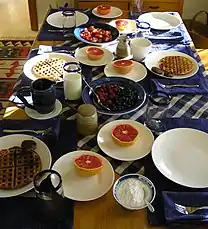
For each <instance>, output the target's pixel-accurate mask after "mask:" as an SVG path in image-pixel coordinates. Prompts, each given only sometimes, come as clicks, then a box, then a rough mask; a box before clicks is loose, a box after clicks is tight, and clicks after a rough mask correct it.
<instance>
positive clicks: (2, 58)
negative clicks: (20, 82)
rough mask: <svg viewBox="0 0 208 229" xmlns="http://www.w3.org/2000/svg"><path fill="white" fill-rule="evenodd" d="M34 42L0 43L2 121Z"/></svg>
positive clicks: (0, 116) (0, 113)
mask: <svg viewBox="0 0 208 229" xmlns="http://www.w3.org/2000/svg"><path fill="white" fill-rule="evenodd" d="M32 43H33V41H6V40H5V41H0V119H1V118H2V116H3V114H4V111H5V108H6V107H7V106H8V99H9V97H10V96H11V93H12V89H13V87H14V85H15V83H16V81H17V78H18V77H19V75H20V74H21V72H22V68H23V65H24V63H25V60H26V59H27V56H28V54H29V52H30V49H31V47H32Z"/></svg>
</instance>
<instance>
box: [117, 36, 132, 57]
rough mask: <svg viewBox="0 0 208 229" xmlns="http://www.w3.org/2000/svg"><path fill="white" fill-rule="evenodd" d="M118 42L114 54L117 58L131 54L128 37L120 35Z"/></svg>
mask: <svg viewBox="0 0 208 229" xmlns="http://www.w3.org/2000/svg"><path fill="white" fill-rule="evenodd" d="M118 40H119V43H118V45H117V48H116V56H117V58H125V57H127V56H130V55H131V48H130V45H129V39H128V38H127V36H124V35H123V36H120V37H119V39H118Z"/></svg>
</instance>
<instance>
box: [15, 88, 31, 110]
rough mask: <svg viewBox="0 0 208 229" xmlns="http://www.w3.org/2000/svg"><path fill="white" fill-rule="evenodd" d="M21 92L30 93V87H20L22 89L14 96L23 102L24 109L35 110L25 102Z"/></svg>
mask: <svg viewBox="0 0 208 229" xmlns="http://www.w3.org/2000/svg"><path fill="white" fill-rule="evenodd" d="M23 92H31V87H30V86H27V87H22V88H20V89H19V90H18V91H17V94H16V96H17V97H18V98H19V99H20V100H21V101H22V102H23V104H24V105H25V106H26V107H28V108H30V109H33V110H35V107H34V106H33V105H31V104H29V103H28V102H27V100H26V99H25V97H24V96H23V94H22V93H23Z"/></svg>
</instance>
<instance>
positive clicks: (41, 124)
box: [0, 119, 60, 141]
mask: <svg viewBox="0 0 208 229" xmlns="http://www.w3.org/2000/svg"><path fill="white" fill-rule="evenodd" d="M48 128H51V129H52V131H51V132H50V133H49V134H45V135H41V134H36V133H32V132H22V133H20V134H29V135H32V136H35V137H37V138H39V139H41V140H45V141H46V140H51V139H53V140H57V139H58V137H59V131H60V119H50V120H11V119H3V120H1V122H0V130H1V131H0V135H1V136H3V135H9V134H18V133H7V132H4V130H5V131H6V130H34V131H35V130H46V129H48Z"/></svg>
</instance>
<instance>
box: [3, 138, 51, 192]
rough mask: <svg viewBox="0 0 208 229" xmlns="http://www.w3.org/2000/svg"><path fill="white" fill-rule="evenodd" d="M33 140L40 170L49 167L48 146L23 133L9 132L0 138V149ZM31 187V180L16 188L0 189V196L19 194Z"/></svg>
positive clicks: (49, 154) (49, 155)
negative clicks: (39, 162)
mask: <svg viewBox="0 0 208 229" xmlns="http://www.w3.org/2000/svg"><path fill="white" fill-rule="evenodd" d="M24 140H33V141H34V142H36V144H37V148H36V150H35V152H36V153H37V154H38V155H39V157H40V159H41V164H42V170H44V169H49V168H50V166H51V153H50V150H49V148H48V147H47V146H46V144H45V143H44V142H42V141H41V140H40V139H38V138H36V137H33V136H30V135H25V134H11V135H8V136H4V137H1V138H0V146H1V148H0V149H8V148H10V147H13V146H21V143H22V141H24ZM32 188H33V182H31V183H30V184H28V185H25V186H24V187H22V188H18V189H13V190H12V189H11V190H10V189H0V197H12V196H18V195H21V194H23V193H25V192H27V191H29V190H31V189H32Z"/></svg>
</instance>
